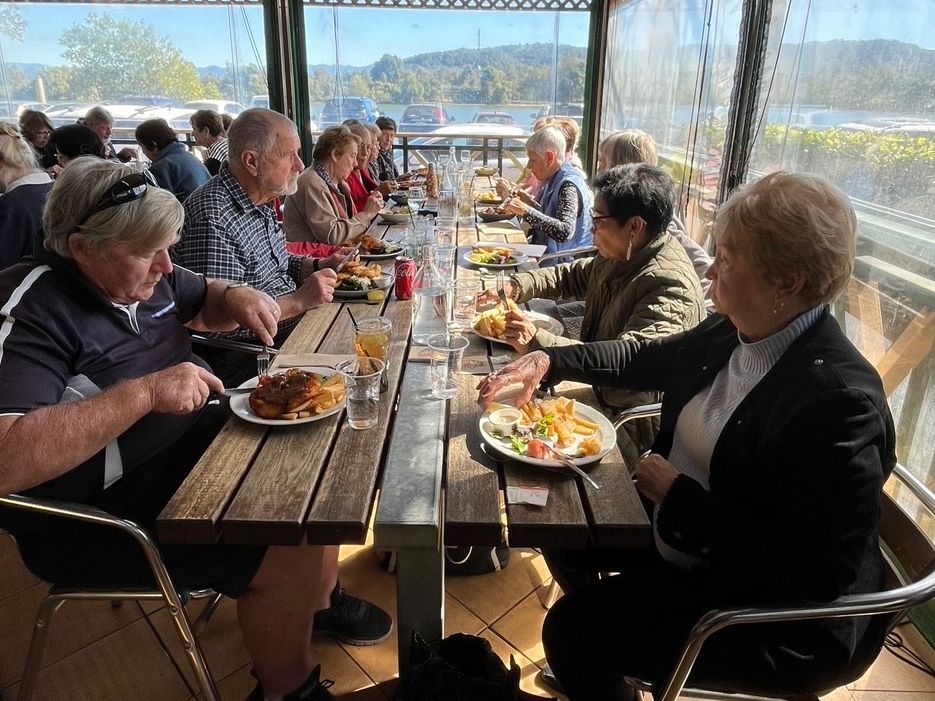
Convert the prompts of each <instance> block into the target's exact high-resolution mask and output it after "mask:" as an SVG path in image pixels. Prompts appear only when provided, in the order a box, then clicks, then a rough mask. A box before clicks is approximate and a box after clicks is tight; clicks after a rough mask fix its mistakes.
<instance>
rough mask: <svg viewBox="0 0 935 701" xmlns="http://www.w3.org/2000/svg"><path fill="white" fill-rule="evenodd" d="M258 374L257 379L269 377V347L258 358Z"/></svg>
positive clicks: (264, 348) (258, 354)
mask: <svg viewBox="0 0 935 701" xmlns="http://www.w3.org/2000/svg"><path fill="white" fill-rule="evenodd" d="M256 374H257V377H263V375H269V347H268V346H264V347H263V351H262V352H260V353H257V356H256Z"/></svg>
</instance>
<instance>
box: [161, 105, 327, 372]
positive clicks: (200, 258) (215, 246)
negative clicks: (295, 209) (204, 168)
mask: <svg viewBox="0 0 935 701" xmlns="http://www.w3.org/2000/svg"><path fill="white" fill-rule="evenodd" d="M299 146H300V142H299V135H298V133H297V132H296V128H295V124H293V123H292V120H290V119H288V118H287V117H284V116H283V115H281V114H278V113H276V112H273V111H271V110H266V109H251V110H247V111H245V112H243V113H241V114H240V116H238V117H237V119H235V120H234V123H233V124H232V125H231V128H230V133H229V135H228V149H229V161H228V162H227V164H226V165H225V166H224V167H222V168H221V171H220V172H219V173H218V174H217V175H216V176H214V177H213V178H212V179H211V180H209V181H208V182H207V183H205V184H204V185H202V186H201V187H200V188H198V189H197V190H195V192H193V193H192V194H191V196H190V197H189V198H188V199H187V200H186V201H185V224H184V226H183V227H182V232H181V240H180V241H179V243H178V244H177V245H176V246H175V247H174V248H173V250H172V258H173V261H174V262H175V263H176V264H178V265H181V266H183V267H185V268H188V269H190V270H193V271H195V272H198V273H202V274H204V275H206V276H208V277H211V278H215V279H220V280H227V281H229V282H230V283H232V284H236V285H240V284H245V285H249V286H250V287H254V288H256V289H258V290H261V291H262V292H265V293H266V294H268V295H269V296H271V297H273V298H274V299H275V300H276V301H277V302H278V304H279V309H280V318H281V322H280V324H279V332H278V333H277V335H276V339H275V340H276V345H277V346H278V345H280V344H281V343H282V341H284V340H285V338H286V337H287V336H288V335H289V333H290V332H291V331H292V329H293V328H295V326H296V324H297V323H298V321H299V319H300V318H301V315H302V313H303V312H305V311H306V310H308V309H311V308H312V307H317V306H318V305H319V304H325V303H327V302H330V301H331V299H332V297H333V292H334V285H335V280H336V273H335V271H334V268H335V267H337V265H338V264H339V263H340V261H341V259H342V257H343V256H342V254H341V252H340V251H339V252H337V253H334V254H332V255H331V256H329V257H327V258H313V257H306V256H295V255H290V254H289V253H287V252H286V241H285V237H284V235H283V233H282V229H281V228H280V226H279V223H278V222H277V221H276V217H275V214H274V212H273V208H272V207H271V206H270V204H269V203H270V202H272V200H274V199H275V198H276V197H284V196H286V195H290V194H292V193H294V192H295V191H296V179H297V178H298V175H299V173H300V172H302V169H303V168H304V165H303V163H302V159H301V158H299ZM218 335H223V336H226V337H229V338H234V339H237V340H242V341H246V342H250V343H256V342H257V339H256V338H255V337H254V336H252V335H251V334H250V332H249V331H246V330H239V331H234V332H231V333H229V334H218ZM198 352H199V355H201V356H202V357H204V358H205V360H207V361H208V362H209V363H210V364H211V366H212V368H213V369H214V371H215V374H217V376H218V377H220V378H221V379H222V380H223V381H224V384H225V385H226V386H231V385H237V384H240V383H241V382H243V381H244V380H246V379H248V378H249V377H252V376H253V375H254V374H255V363H254V362H253V358H252V357H250V356H248V355H246V354H244V353H240V352H237V351H228V350H222V349H218V348H205V347H201V348H198Z"/></svg>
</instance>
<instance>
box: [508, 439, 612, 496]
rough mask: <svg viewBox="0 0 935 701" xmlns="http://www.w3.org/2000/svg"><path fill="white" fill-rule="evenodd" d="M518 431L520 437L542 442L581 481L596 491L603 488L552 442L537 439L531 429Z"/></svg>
mask: <svg viewBox="0 0 935 701" xmlns="http://www.w3.org/2000/svg"><path fill="white" fill-rule="evenodd" d="M518 430H519V433H520V435H521V436H523V437H524V438H533V439H535V440H537V441H539V442H541V443H542V445H544V446H545V447H546V449H547V450H548V451H549V452H550V453H552V455H554V456H555V458H556V460H558V461H559V462H560V463H562V464H563V465H564V466H565V467H567V468H568V469H570V470H571V471H572V472H574V473H575V474H576V475H578V476H579V477H581V479H583V480H585V481H587V483H588V484H590V485H591V486H592V487H594V488H595V489H600V488H601V485H599V484H598V483H597V482H595V481H594V479H593V478H592V477H591V475H589V474H588V473H587V472H585V471H584V470H582V469H581V468H580V467H578V466H577V465H575V463H573V462H572V461H571V458H569V457H568V456H567V455H565V454H564V453H563V452H561V451H560V450H559V449H558V448H556V447H555V446H554V445H552V443H551V441H549V440H546V439H544V438H538V437H536V436H535V435H533V432H532V430H531V429H528V428H519V429H518Z"/></svg>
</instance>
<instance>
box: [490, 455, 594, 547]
mask: <svg viewBox="0 0 935 701" xmlns="http://www.w3.org/2000/svg"><path fill="white" fill-rule="evenodd" d="M503 476H504V482H505V486H506V487H530V486H534V487H547V488H548V489H549V499H548V502H547V503H546V505H545V506H530V505H527V504H507V506H506V513H507V523H508V524H509V525H508V526H507V541H508V542H509V544H510V546H511V547H514V548H517V547H536V548H539V547H541V548H583V547H585V546H587V544H588V518H587V515H586V514H585V511H584V505H583V504H582V502H581V496H580V495H579V493H578V485H577V479H575V478H572V477H566V476H564V475H559V474H556V473H554V472H549V471H547V470H543V469H542V468H539V467H536V466H535V465H526V464H524V463H521V462H515V461H513V460H507V461H505V462H504V463H503ZM584 488H585V489H593V487H591V486H590V485H585V487H584Z"/></svg>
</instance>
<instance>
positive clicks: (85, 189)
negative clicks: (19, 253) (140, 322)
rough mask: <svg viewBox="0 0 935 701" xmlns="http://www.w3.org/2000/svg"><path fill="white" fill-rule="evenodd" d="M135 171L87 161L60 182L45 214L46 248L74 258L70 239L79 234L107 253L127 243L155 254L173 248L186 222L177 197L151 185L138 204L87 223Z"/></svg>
mask: <svg viewBox="0 0 935 701" xmlns="http://www.w3.org/2000/svg"><path fill="white" fill-rule="evenodd" d="M134 173H135V171H134V170H133V169H132V168H130V167H129V166H125V165H123V164H120V163H115V162H114V161H105V160H102V159H100V158H95V157H94V156H81V157H79V158H76V159H74V160H73V161H71V162H70V163H69V164H68V167H67V168H65V169H64V170H62V172H61V174H60V175H59V176H58V177H57V178H56V179H55V185H54V186H53V187H52V190H51V192H49V197H48V200H47V201H46V207H45V210H44V211H43V214H42V228H43V230H44V231H45V235H46V239H45V247H46V248H48V249H49V250H51V251H54V252H55V253H58V254H59V255H60V256H63V257H65V258H70V257H71V253H70V252H69V250H68V237H69V236H71V235H72V234H73V233H75V232H77V231H78V230H79V229H80V231H81V233H82V234H84V236H85V238H86V239H87V240H88V242H89V243H90V244H91V245H93V246H95V247H96V248H98V249H99V250H104V251H106V250H107V249H108V248H110V247H112V246H114V245H117V244H125V245H127V246H128V247H129V248H130V249H131V250H133V251H139V252H144V251H155V250H158V249H160V248H163V247H165V246H166V245H167V244H169V243H171V242H172V240H173V238H174V237H175V235H176V233H177V232H178V231H179V229H181V228H182V221H183V219H184V217H185V210H184V209H183V208H182V205H181V204H180V203H179V201H178V200H177V199H175V196H174V195H173V194H172V193H171V192H169V191H167V190H163V189H161V188H158V187H155V186H154V185H149V186H148V187H147V188H146V194H144V195H143V196H142V197H141V198H139V199H138V200H132V201H130V202H127V203H124V204H119V205H114V206H113V207H108V208H107V209H104V210H102V211H100V212H97V213H96V214H94V215H92V216H90V217H88V219H87V221H82V220H83V219H84V218H85V217H86V216H87V213H88V212H89V211H91V210H92V209H94V207H95V206H96V205H97V203H98V202H100V201H101V198H103V197H104V195H105V194H106V193H107V191H108V190H110V188H111V187H113V186H114V185H115V184H116V183H117V182H118V181H120V180H121V179H122V178H125V177H127V176H128V175H133V174H134Z"/></svg>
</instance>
